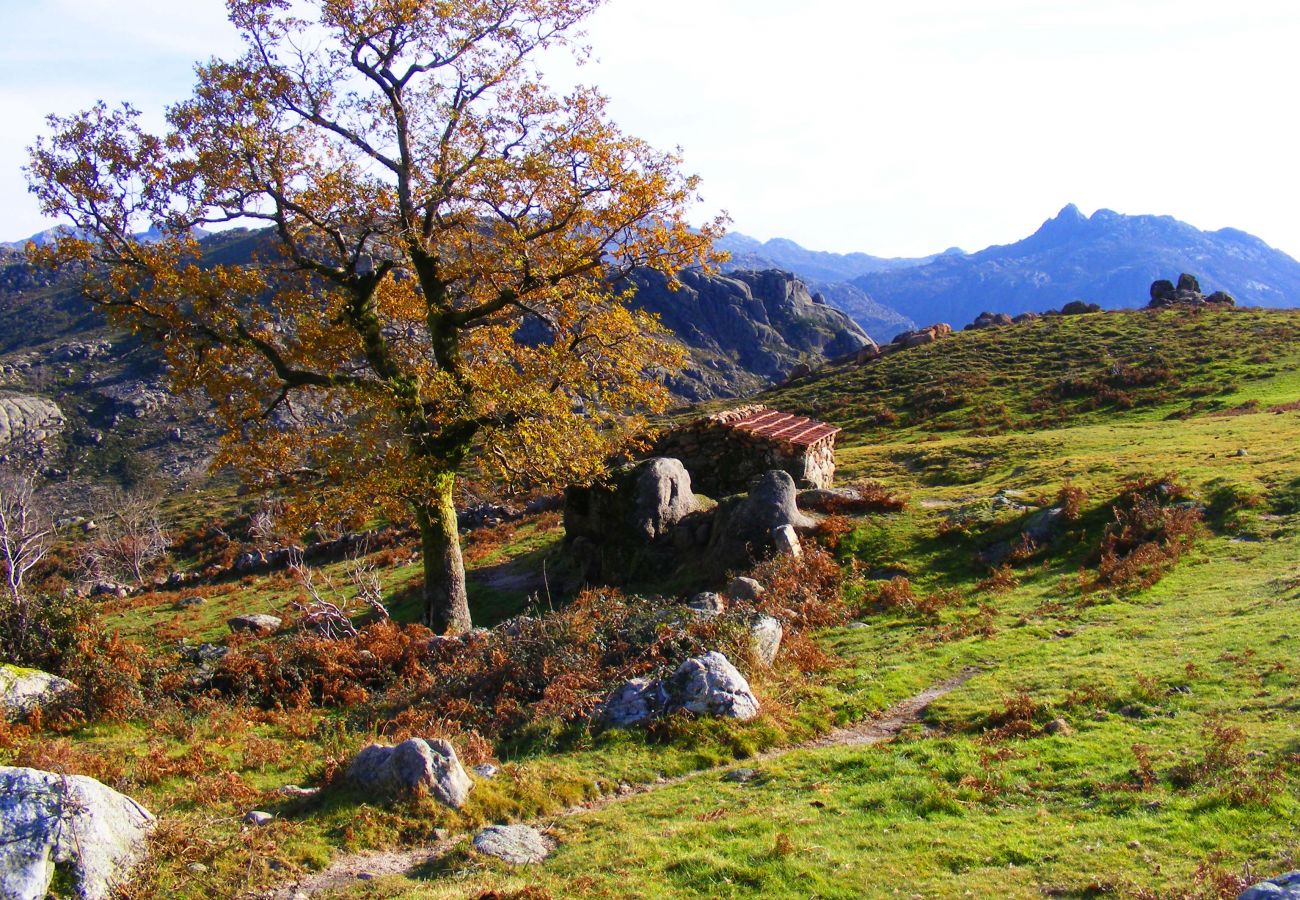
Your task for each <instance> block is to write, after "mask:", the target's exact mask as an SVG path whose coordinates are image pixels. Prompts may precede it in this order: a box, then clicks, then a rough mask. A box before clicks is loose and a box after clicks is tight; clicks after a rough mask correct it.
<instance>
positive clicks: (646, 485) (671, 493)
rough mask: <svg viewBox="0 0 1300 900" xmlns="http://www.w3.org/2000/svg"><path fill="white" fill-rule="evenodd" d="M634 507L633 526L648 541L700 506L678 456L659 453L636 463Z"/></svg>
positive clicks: (666, 530)
mask: <svg viewBox="0 0 1300 900" xmlns="http://www.w3.org/2000/svg"><path fill="white" fill-rule="evenodd" d="M635 471H636V507H635V510H634V512H633V520H632V523H631V524H632V527H633V529H634V530H635V531H636V532H637V533H638V534H640V535H642V536H644V537H645V539H646V540H647V541H653V540H655V539H656V538H659V537H662V536H663V535H665V534H667V533H668V532H669V531H670V530H671V529H672V527H673V526H674V525H676V524H677V523H678V522H680V521H681V520H682V519H684V518H686V517H687V516H689V515H690V514H691V513H693V512H695V511H696V510H697V509H699V503H697V502H696V500H695V494H694V493H693V492H692V491H691V476H690V473H688V472H687V471H686V467H685V466H683V465H682V462H681V460H678V459H669V458H667V457H658V458H656V459H648V460H646V461H645V462H643V463H641V464H640V465H638V466H637V467H636V470H635Z"/></svg>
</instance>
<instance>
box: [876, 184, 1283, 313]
mask: <svg viewBox="0 0 1300 900" xmlns="http://www.w3.org/2000/svg"><path fill="white" fill-rule="evenodd" d="M1181 272H1190V273H1193V274H1195V275H1197V276H1199V278H1200V280H1201V284H1203V285H1205V286H1206V289H1207V290H1211V291H1213V290H1224V291H1227V292H1228V293H1230V294H1232V295H1233V296H1234V297H1236V299H1237V301H1238V302H1239V303H1241V304H1244V305H1249V306H1267V307H1284V306H1295V305H1300V262H1297V261H1296V260H1294V259H1292V258H1291V257H1290V256H1288V255H1287V254H1285V253H1283V252H1282V251H1280V250H1277V249H1274V248H1273V247H1270V246H1269V245H1268V244H1266V243H1264V242H1263V241H1262V240H1260V239H1259V238H1257V237H1254V236H1252V235H1250V234H1247V233H1246V232H1244V231H1240V230H1238V229H1234V228H1224V229H1221V230H1219V231H1201V230H1200V229H1198V228H1195V227H1194V226H1192V225H1188V224H1187V223H1185V222H1180V221H1179V220H1177V219H1175V218H1173V217H1171V216H1150V215H1141V216H1128V215H1122V214H1120V213H1117V212H1114V211H1113V210H1109V209H1100V210H1098V211H1097V212H1095V213H1094V214H1093V215H1092V216H1091V217H1088V216H1085V215H1084V214H1083V213H1082V212H1080V210H1079V208H1078V207H1077V206H1075V205H1074V204H1070V205H1068V206H1066V207H1065V208H1064V209H1062V210H1061V212H1060V213H1059V214H1058V215H1057V216H1056V217H1055V218H1052V219H1049V220H1048V221H1047V222H1045V223H1044V224H1043V225H1042V227H1040V228H1039V229H1038V230H1037V231H1036V232H1034V233H1033V234H1032V235H1030V236H1029V237H1027V238H1025V239H1024V240H1022V241H1017V242H1016V243H1013V244H1006V245H1001V246H993V247H989V248H988V249H986V250H981V251H979V252H978V253H971V254H968V255H961V256H957V255H948V256H941V257H938V258H936V259H933V260H931V261H930V262H928V263H925V264H923V265H920V266H915V267H911V268H907V269H895V270H892V271H882V272H872V273H866V274H864V275H861V276H858V277H856V278H854V279H852V282H851V283H852V284H853V285H854V286H856V287H858V288H859V289H861V290H862V291H863V292H864V293H866V294H868V295H869V296H871V297H872V299H874V300H875V301H876V302H878V303H880V304H883V305H885V306H887V307H892V308H894V309H897V310H899V311H900V312H901V313H903V314H905V315H907V316H910V317H912V318H913V319H915V320H917V321H924V322H936V321H945V322H949V323H950V324H952V325H954V326H957V327H960V326H962V325H964V324H966V323H968V322H970V321H972V320H973V319H974V318H975V317H976V316H978V315H979V314H980V313H981V312H984V311H986V310H988V311H993V312H1004V313H1010V314H1012V315H1016V314H1018V313H1022V312H1043V311H1046V310H1048V309H1055V308H1059V307H1060V306H1062V305H1063V304H1065V303H1067V302H1069V301H1071V300H1086V301H1091V302H1094V303H1098V304H1100V305H1101V306H1102V307H1103V308H1106V309H1121V308H1133V307H1138V306H1144V305H1146V303H1147V302H1148V300H1149V299H1150V293H1149V291H1150V286H1151V283H1152V282H1153V281H1155V280H1157V279H1160V278H1177V277H1178V274H1179V273H1181Z"/></svg>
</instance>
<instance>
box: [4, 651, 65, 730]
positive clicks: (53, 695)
mask: <svg viewBox="0 0 1300 900" xmlns="http://www.w3.org/2000/svg"><path fill="white" fill-rule="evenodd" d="M73 690H76V685H74V684H73V683H72V682H71V681H67V680H65V679H62V678H59V677H58V676H57V675H51V674H49V673H48V672H42V671H41V670H39V669H24V668H22V667H20V666H10V665H4V664H0V714H2V715H3V716H4V717H5V718H7V719H21V718H23V717H24V716H27V715H28V714H30V713H31V712H32V711H33V710H34V709H36V708H37V707H42V706H50V705H53V704H54V703H57V702H58V700H59V698H60V697H62V696H64V695H65V694H67V693H68V692H70V691H73Z"/></svg>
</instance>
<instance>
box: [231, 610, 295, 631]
mask: <svg viewBox="0 0 1300 900" xmlns="http://www.w3.org/2000/svg"><path fill="white" fill-rule="evenodd" d="M226 624H227V625H229V626H230V630H231V631H232V632H234V633H235V634H239V633H241V632H242V633H248V634H275V632H277V631H279V630H280V626H281V625H283V624H284V623H283V622H282V621H280V619H278V618H277V617H275V616H269V615H266V614H265V613H249V614H248V615H243V616H235V617H234V618H232V619H230V620H229V621H228V622H227V623H226Z"/></svg>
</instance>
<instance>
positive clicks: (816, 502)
mask: <svg viewBox="0 0 1300 900" xmlns="http://www.w3.org/2000/svg"><path fill="white" fill-rule="evenodd" d="M795 499H796V502H797V504H798V507H799V509H807V510H812V511H813V512H819V513H823V514H826V515H830V514H832V513H836V512H839V511H841V510H842V509H844V508H846V507H849V508H851V507H852V506H853V505H854V504H857V503H861V502H862V494H860V493H859V492H858V491H855V490H854V489H853V488H815V489H813V490H811V491H803V492H801V493H800V494H799V496H798V497H797V498H795Z"/></svg>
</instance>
